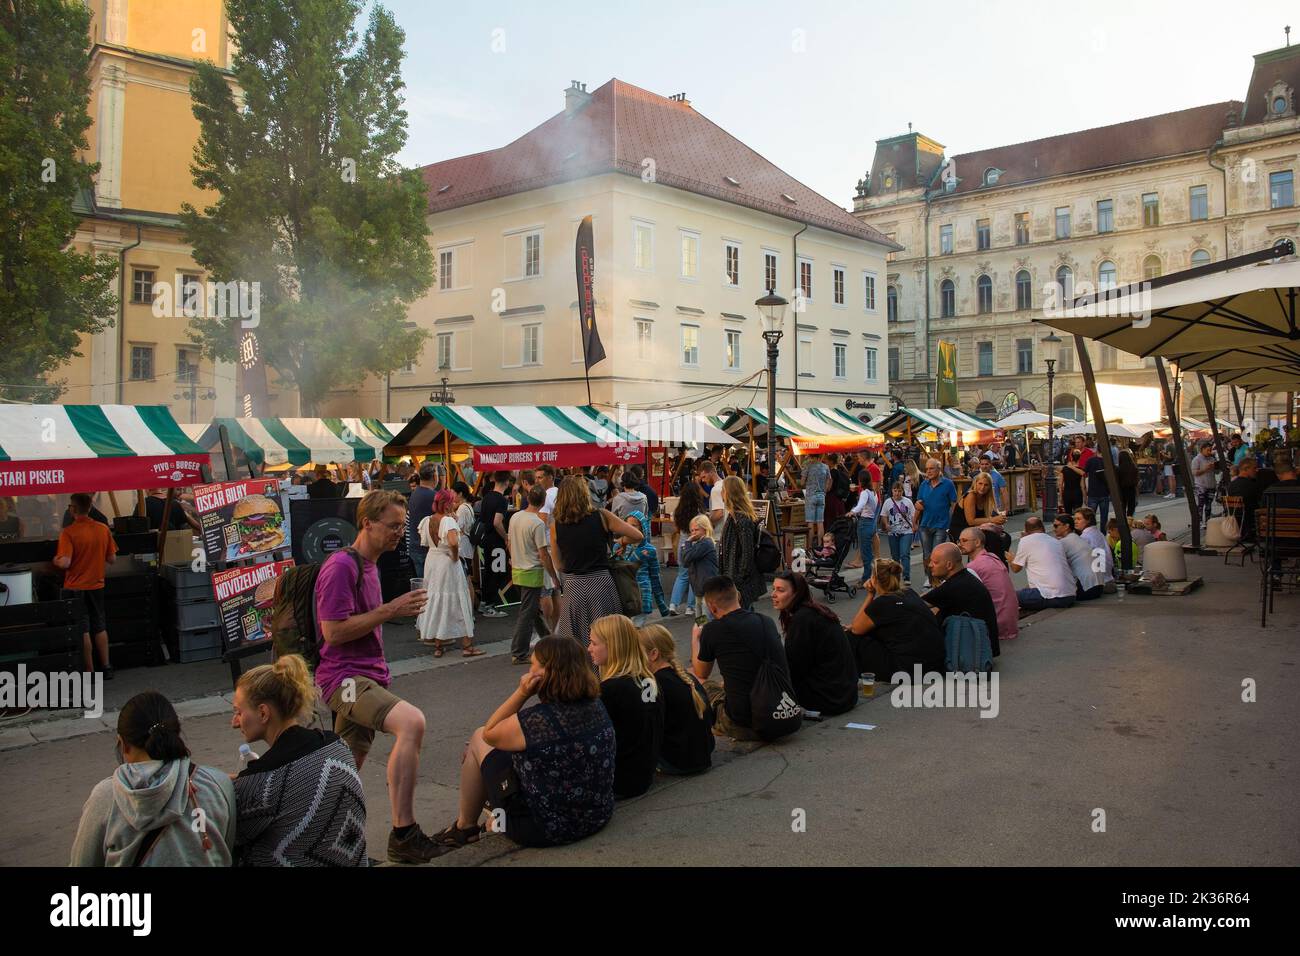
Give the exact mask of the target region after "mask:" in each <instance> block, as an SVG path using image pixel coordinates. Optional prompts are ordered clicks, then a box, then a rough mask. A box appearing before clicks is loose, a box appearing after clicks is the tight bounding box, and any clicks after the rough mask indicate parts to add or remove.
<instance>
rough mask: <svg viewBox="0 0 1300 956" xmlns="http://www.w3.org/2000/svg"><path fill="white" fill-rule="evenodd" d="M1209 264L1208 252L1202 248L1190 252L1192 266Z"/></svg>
mask: <svg viewBox="0 0 1300 956" xmlns="http://www.w3.org/2000/svg"><path fill="white" fill-rule="evenodd" d="M1209 264H1210V254H1209V253H1208V252H1206V251H1205V250H1204V249H1197V250H1196V251H1195V252H1193V253H1192V268H1193V269H1195V268H1196V267H1197V266H1208V265H1209Z"/></svg>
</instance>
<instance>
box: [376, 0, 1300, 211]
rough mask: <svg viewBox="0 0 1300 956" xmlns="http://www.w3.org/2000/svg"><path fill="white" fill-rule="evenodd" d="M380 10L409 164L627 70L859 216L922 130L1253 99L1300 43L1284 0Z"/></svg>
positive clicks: (969, 132) (962, 135)
mask: <svg viewBox="0 0 1300 956" xmlns="http://www.w3.org/2000/svg"><path fill="white" fill-rule="evenodd" d="M372 2H373V0H372ZM382 2H383V5H384V6H386V7H387V8H388V9H389V10H391V11H392V12H393V14H394V15H395V17H396V18H397V21H398V23H399V24H400V25H401V27H402V28H403V29H404V30H405V31H406V52H407V58H406V60H405V62H404V65H403V77H404V79H405V81H406V84H407V103H406V106H407V110H408V112H409V129H408V133H409V141H408V144H407V147H406V149H405V150H404V151H403V152H402V153H401V154H400V156H399V159H400V160H401V161H402V162H403V163H404V164H406V165H408V166H422V165H425V164H428V163H432V162H437V161H439V160H443V159H449V158H451V157H454V156H461V155H464V154H466V153H474V152H479V151H481V150H485V149H494V148H496V147H499V146H504V145H505V144H506V143H508V142H510V141H511V140H513V139H515V138H517V137H518V136H520V135H522V134H523V133H525V132H527V131H528V130H530V129H532V128H533V127H534V126H537V125H538V124H540V123H542V122H543V121H545V120H546V119H548V118H549V117H551V116H552V115H554V114H555V113H558V112H559V111H560V110H561V109H562V108H563V106H564V89H565V88H566V87H568V85H569V82H570V81H571V80H579V81H582V82H584V83H586V84H587V89H588V90H595V89H596V88H597V87H598V86H601V85H602V84H604V83H605V82H606V81H607V80H609V79H611V78H612V77H617V78H619V79H621V80H624V81H626V82H628V83H632V84H634V85H636V86H640V87H643V88H645V89H648V90H651V91H653V92H656V93H661V94H663V95H665V96H668V95H672V94H674V93H685V94H686V96H687V99H689V100H690V101H691V105H692V106H693V107H694V108H695V109H696V110H697V111H698V112H700V113H702V114H704V115H705V116H707V117H708V118H709V119H711V120H712V121H713V122H715V123H716V124H718V125H719V126H721V127H722V128H723V129H725V130H727V131H728V132H729V133H731V134H732V135H733V136H735V137H737V138H738V139H740V140H741V141H743V142H744V143H746V144H747V145H749V146H750V147H752V148H753V149H755V150H757V151H758V152H759V153H761V154H762V155H764V156H765V157H766V158H767V159H769V160H770V161H772V162H774V163H776V165H778V166H780V167H781V168H782V169H784V170H785V171H786V172H788V173H789V174H791V175H792V176H794V177H795V178H796V179H798V180H800V181H801V182H803V183H804V184H805V185H807V186H809V187H811V188H813V189H815V190H817V191H818V192H820V193H821V194H822V195H824V196H826V197H827V198H828V199H831V200H832V201H834V202H836V203H837V204H839V205H841V206H844V207H846V208H849V207H851V206H852V202H853V198H852V197H853V192H854V187H855V184H856V183H857V181H858V179H859V178H861V177H863V176H864V175H865V174H866V172H867V170H868V168H869V167H870V165H871V158H872V154H873V152H874V148H875V141H876V140H877V139H883V138H885V137H888V136H895V135H898V134H900V133H905V132H907V124H908V123H909V122H910V123H912V124H913V127H914V129H916V130H917V131H918V132H921V133H924V134H925V135H926V136H929V137H930V138H931V139H934V140H937V141H938V142H939V143H942V144H943V145H944V146H945V147H946V152H947V154H948V155H954V154H957V153H964V152H969V151H971V150H975V149H983V148H987V147H992V146H1001V145H1007V144H1011V143H1019V142H1024V141H1026V140H1031V139H1037V138H1039V137H1042V136H1051V135H1054V134H1057V133H1065V132H1070V131H1073V130H1079V129H1088V128H1091V127H1094V126H1105V125H1109V124H1111V123H1119V122H1123V121H1125V120H1129V119H1134V118H1137V117H1141V116H1152V115H1156V114H1158V113H1166V112H1170V111H1172V110H1179V109H1186V108H1188V107H1192V106H1200V105H1204V104H1207V103H1218V102H1222V101H1225V100H1232V99H1236V100H1241V99H1244V98H1245V95H1246V87H1247V84H1248V82H1249V79H1250V73H1251V68H1252V64H1253V60H1252V58H1253V57H1254V55H1255V54H1257V53H1262V52H1264V51H1267V50H1272V49H1276V48H1278V47H1281V46H1284V45H1285V43H1286V36H1285V34H1284V33H1283V27H1284V26H1285V25H1287V24H1292V21H1293V20H1294V21H1295V22H1294V23H1293V24H1292V25H1293V26H1295V28H1296V29H1295V32H1294V34H1293V36H1292V42H1295V43H1300V8H1298V7H1297V6H1296V5H1295V4H1294V3H1293V2H1292V3H1286V2H1281V0H1258V2H1255V0H1243V2H1237V3H1230V4H1224V3H1221V2H1215V3H1208V2H1202V0H1182V2H1165V0H1127V2H1110V0H1107V2H1096V3H1090V4H1083V3H1078V4H1065V3H1057V2H1051V0H1047V2H1038V3H1032V2H1010V0H1006V2H1003V0H998V2H993V0H990V2H983V3H960V2H956V3H954V2H951V0H950V2H948V3H947V4H920V3H902V2H892V3H887V4H886V3H867V2H852V0H840V2H825V3H823V2H804V3H790V2H777V0H771V2H769V0H752V2H735V0H732V2H713V0H697V2H680V0H654V2H629V0H613V2H607V3H604V4H600V3H595V2H591V0H587V2H583V3H576V2H572V0H542V2H536V0H534V2H529V3H524V2H495V3H493V2H480V3H473V4H464V3H444V2H439V0H382Z"/></svg>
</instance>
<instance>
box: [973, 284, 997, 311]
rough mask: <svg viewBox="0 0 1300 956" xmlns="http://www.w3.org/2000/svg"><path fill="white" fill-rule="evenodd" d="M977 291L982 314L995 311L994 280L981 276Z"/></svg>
mask: <svg viewBox="0 0 1300 956" xmlns="http://www.w3.org/2000/svg"><path fill="white" fill-rule="evenodd" d="M975 291H976V295H977V298H978V299H979V311H980V313H981V314H983V313H986V312H992V311H993V280H992V279H990V278H989V277H988V276H980V277H979V279H978V280H977V281H976V283H975Z"/></svg>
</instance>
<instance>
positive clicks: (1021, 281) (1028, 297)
mask: <svg viewBox="0 0 1300 956" xmlns="http://www.w3.org/2000/svg"><path fill="white" fill-rule="evenodd" d="M1033 307H1034V287H1033V285H1032V284H1031V280H1030V278H1029V270H1028V269H1021V270H1020V271H1019V272H1017V273H1016V308H1017V309H1032V308H1033Z"/></svg>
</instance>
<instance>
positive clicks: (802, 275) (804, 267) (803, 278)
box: [799, 260, 813, 299]
mask: <svg viewBox="0 0 1300 956" xmlns="http://www.w3.org/2000/svg"><path fill="white" fill-rule="evenodd" d="M799 291H800V292H801V293H802V294H803V297H804V298H805V299H811V298H812V297H813V286H812V263H811V262H808V261H807V260H803V261H800V263H799Z"/></svg>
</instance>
